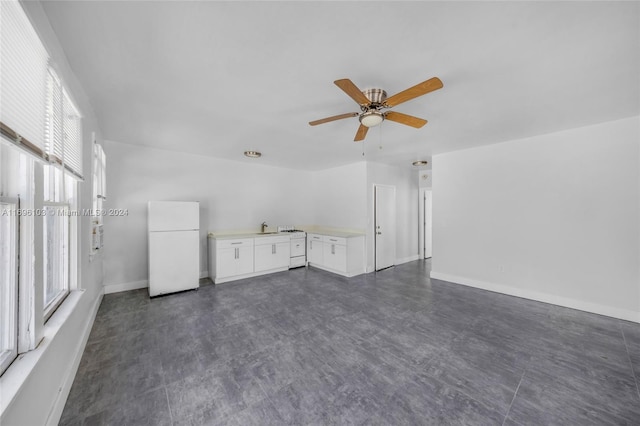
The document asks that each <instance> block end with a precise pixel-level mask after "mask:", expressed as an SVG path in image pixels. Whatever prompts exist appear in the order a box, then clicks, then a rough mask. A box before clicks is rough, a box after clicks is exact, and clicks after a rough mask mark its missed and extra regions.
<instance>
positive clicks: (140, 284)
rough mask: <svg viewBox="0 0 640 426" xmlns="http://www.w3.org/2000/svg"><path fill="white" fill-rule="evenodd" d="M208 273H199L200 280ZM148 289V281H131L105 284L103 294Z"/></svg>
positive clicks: (207, 275)
mask: <svg viewBox="0 0 640 426" xmlns="http://www.w3.org/2000/svg"><path fill="white" fill-rule="evenodd" d="M208 277H209V271H200V279H202V278H208ZM147 287H149V280H140V281H131V282H128V283H119V284H106V285H105V286H104V294H111V293H120V292H121V291H129V290H138V289H141V288H147Z"/></svg>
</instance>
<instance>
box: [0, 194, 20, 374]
mask: <svg viewBox="0 0 640 426" xmlns="http://www.w3.org/2000/svg"><path fill="white" fill-rule="evenodd" d="M18 206H19V204H18V200H17V199H15V198H14V199H12V198H7V197H0V235H2V238H1V239H0V323H1V324H2V327H1V330H0V374H1V373H2V372H4V370H5V369H6V368H7V367H8V366H9V365H10V364H11V362H12V361H13V360H14V359H15V358H16V356H17V355H18V215H17V214H15V212H17V209H18Z"/></svg>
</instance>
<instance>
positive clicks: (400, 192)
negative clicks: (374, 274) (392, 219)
mask: <svg viewBox="0 0 640 426" xmlns="http://www.w3.org/2000/svg"><path fill="white" fill-rule="evenodd" d="M376 184H378V185H393V186H395V187H396V265H398V264H401V263H404V262H409V261H411V260H416V259H418V250H419V243H418V236H419V229H418V201H419V193H418V182H417V180H416V173H415V170H413V169H411V168H410V167H393V166H387V165H384V164H379V163H373V162H369V163H367V206H368V207H367V271H373V270H374V269H375V251H374V244H373V241H374V235H373V226H374V197H373V194H374V189H373V188H374V185H376Z"/></svg>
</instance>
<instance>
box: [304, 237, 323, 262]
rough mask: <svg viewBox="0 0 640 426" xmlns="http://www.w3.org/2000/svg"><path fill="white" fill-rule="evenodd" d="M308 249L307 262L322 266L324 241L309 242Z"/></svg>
mask: <svg viewBox="0 0 640 426" xmlns="http://www.w3.org/2000/svg"><path fill="white" fill-rule="evenodd" d="M308 246H309V247H308V248H307V260H308V261H309V262H310V263H315V264H316V265H322V258H323V256H322V250H323V248H322V246H323V243H322V241H318V240H309V244H308Z"/></svg>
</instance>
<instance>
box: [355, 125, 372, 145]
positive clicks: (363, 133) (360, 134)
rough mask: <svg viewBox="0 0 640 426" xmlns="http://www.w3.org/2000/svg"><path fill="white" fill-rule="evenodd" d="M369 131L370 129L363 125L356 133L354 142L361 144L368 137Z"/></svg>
mask: <svg viewBox="0 0 640 426" xmlns="http://www.w3.org/2000/svg"><path fill="white" fill-rule="evenodd" d="M368 131H369V128H368V127H367V126H363V125H362V124H361V125H360V127H358V131H357V132H356V137H355V138H354V139H353V141H354V142H360V141H362V140H364V138H365V137H366V136H367V132H368Z"/></svg>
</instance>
